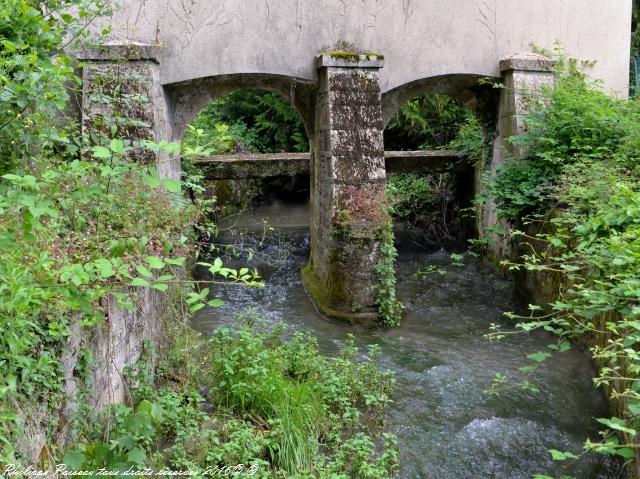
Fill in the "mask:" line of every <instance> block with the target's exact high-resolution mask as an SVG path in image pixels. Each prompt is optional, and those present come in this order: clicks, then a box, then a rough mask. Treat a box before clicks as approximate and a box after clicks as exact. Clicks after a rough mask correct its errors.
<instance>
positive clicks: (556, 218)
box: [492, 68, 640, 477]
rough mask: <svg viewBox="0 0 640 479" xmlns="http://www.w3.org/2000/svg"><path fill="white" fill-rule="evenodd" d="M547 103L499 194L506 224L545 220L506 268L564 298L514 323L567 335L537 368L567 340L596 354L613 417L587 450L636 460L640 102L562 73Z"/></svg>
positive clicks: (530, 229) (599, 381)
mask: <svg viewBox="0 0 640 479" xmlns="http://www.w3.org/2000/svg"><path fill="white" fill-rule="evenodd" d="M547 94H548V95H549V104H548V107H547V109H546V110H544V111H541V112H536V113H534V114H533V115H531V117H530V118H529V119H528V124H529V126H530V128H529V132H528V133H527V134H525V135H524V137H523V139H522V141H519V143H520V144H524V145H527V146H528V147H529V148H530V150H529V158H528V159H527V160H526V161H523V162H516V161H514V162H512V163H509V164H508V165H507V166H506V168H504V169H503V170H501V171H499V173H498V181H497V182H496V184H495V185H494V187H495V193H496V196H497V198H498V199H499V204H500V207H501V209H502V214H503V215H520V214H523V213H524V212H527V211H536V212H540V213H542V214H538V215H536V216H535V217H533V218H524V223H525V226H526V228H527V229H526V231H518V232H515V233H514V235H515V236H516V237H518V238H519V239H520V241H521V243H522V244H523V246H524V247H525V248H523V250H526V251H527V253H526V254H525V255H524V256H523V258H522V262H518V263H512V262H505V264H506V265H509V266H510V268H511V269H514V270H518V269H523V268H526V269H527V270H529V271H532V272H535V273H543V274H546V275H556V277H558V276H559V277H560V285H559V292H558V297H557V299H556V300H555V301H554V302H552V303H551V304H549V305H547V306H548V307H547V310H548V311H547V312H548V314H544V315H543V314H539V313H538V312H540V311H542V310H543V309H542V308H541V307H539V306H535V305H532V306H530V308H531V312H532V314H531V318H520V317H518V316H513V315H512V316H513V317H514V318H516V319H519V320H521V322H519V323H518V325H517V327H518V328H519V329H521V330H523V331H530V330H532V329H537V328H544V329H545V330H547V331H551V332H553V333H555V334H557V335H559V336H560V339H559V344H558V345H552V346H550V351H547V352H538V353H534V354H532V355H530V356H529V358H530V359H532V360H534V361H535V363H536V364H539V363H540V362H543V361H545V360H547V359H548V358H549V357H551V356H552V353H554V352H556V351H563V350H566V349H568V345H569V341H567V340H578V341H580V342H582V343H584V344H587V345H589V351H590V353H591V354H592V355H593V357H594V359H595V360H596V361H597V364H598V366H599V369H598V375H597V377H596V378H595V383H596V385H597V386H602V387H604V388H605V390H606V391H607V392H608V393H609V395H610V398H611V400H612V404H613V408H614V411H616V416H615V417H612V418H600V419H598V421H599V422H600V423H601V424H603V425H604V426H605V427H606V429H605V430H603V431H602V436H603V437H602V440H601V441H600V442H588V443H587V444H586V446H585V447H586V449H587V450H592V451H596V452H599V453H603V454H608V455H616V456H621V457H623V458H624V459H636V458H637V453H636V451H637V447H638V446H637V432H638V431H639V430H640V419H639V417H640V416H639V415H638V413H639V412H640V393H639V391H640V375H639V373H640V360H639V356H638V354H637V349H638V346H639V345H640V323H638V315H639V314H640V309H639V308H638V304H640V288H639V283H638V278H639V277H640V241H639V240H638V238H640V176H639V174H640V170H639V169H638V145H639V144H640V143H639V138H640V122H639V119H640V118H639V113H640V103H639V102H638V101H637V100H636V101H622V100H616V99H613V98H610V97H607V96H605V95H604V94H603V93H602V92H601V91H600V90H599V89H598V87H597V85H593V84H589V83H588V82H587V81H586V80H585V78H584V77H583V76H582V75H579V74H578V73H577V72H576V71H575V69H573V68H570V69H566V70H561V71H560V73H559V78H558V82H557V87H556V89H555V90H553V91H548V92H547ZM541 183H542V184H544V187H540V184H541ZM552 206H553V207H554V208H553V210H552V211H551V212H549V209H550V208H551V207H552ZM502 334H503V333H501V332H500V331H498V332H495V333H493V334H492V335H493V336H498V337H499V336H501V335H502ZM563 345H564V346H563ZM526 368H529V369H526ZM536 369H537V366H536V365H533V366H526V367H525V369H523V371H526V372H529V373H531V372H534V371H535V370H536ZM499 380H500V382H504V381H505V378H504V377H500V378H499ZM525 383H526V385H529V386H530V384H529V383H528V381H525ZM556 452H557V451H556ZM571 457H573V456H572V455H564V454H555V455H554V458H555V459H556V460H566V459H568V458H571ZM634 477H635V476H634Z"/></svg>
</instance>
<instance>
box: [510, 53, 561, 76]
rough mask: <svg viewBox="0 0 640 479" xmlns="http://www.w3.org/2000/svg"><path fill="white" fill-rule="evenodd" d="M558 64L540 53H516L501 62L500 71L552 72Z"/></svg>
mask: <svg viewBox="0 0 640 479" xmlns="http://www.w3.org/2000/svg"><path fill="white" fill-rule="evenodd" d="M556 63H557V62H556V61H555V60H552V59H551V58H549V57H546V56H544V55H541V54H540V53H532V52H530V53H516V54H514V55H510V56H508V57H506V58H503V59H502V60H500V71H501V72H503V73H504V72H508V71H525V72H552V71H553V70H554V68H555V66H556Z"/></svg>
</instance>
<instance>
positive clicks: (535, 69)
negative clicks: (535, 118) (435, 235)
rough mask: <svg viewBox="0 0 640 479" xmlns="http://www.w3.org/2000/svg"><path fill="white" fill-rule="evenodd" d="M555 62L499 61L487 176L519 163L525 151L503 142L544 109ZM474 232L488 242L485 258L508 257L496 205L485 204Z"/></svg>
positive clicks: (527, 56)
mask: <svg viewBox="0 0 640 479" xmlns="http://www.w3.org/2000/svg"><path fill="white" fill-rule="evenodd" d="M554 68H555V61H554V60H551V59H549V58H547V57H545V56H543V55H540V54H537V53H521V54H517V55H512V56H509V57H507V58H504V59H502V60H501V61H500V71H501V72H502V83H503V85H504V88H503V89H502V90H501V92H500V103H499V106H498V122H497V137H496V139H495V142H494V144H493V158H492V160H491V163H490V165H489V172H490V175H491V176H494V175H495V173H496V169H497V168H498V167H499V166H501V165H503V164H504V163H505V161H506V160H507V159H508V158H511V159H519V160H521V159H523V158H525V156H526V150H525V149H524V148H523V147H517V146H514V145H512V144H510V143H509V142H507V141H506V139H507V138H509V137H512V136H516V135H520V134H522V133H524V132H525V131H526V128H527V126H526V121H525V118H526V115H527V113H528V112H530V111H531V110H532V109H535V108H542V107H543V106H544V101H545V100H544V95H543V94H542V89H543V87H553V84H554ZM479 220H480V221H479V224H478V229H479V231H480V233H481V235H482V236H486V237H488V238H490V239H491V240H492V241H491V244H490V245H489V251H488V252H489V256H490V257H492V258H493V259H502V258H506V257H510V256H511V254H512V251H511V249H512V245H511V241H510V235H509V225H508V224H507V223H506V222H505V221H499V220H498V218H497V214H496V205H495V204H494V203H493V202H492V201H489V202H487V203H486V204H485V205H484V207H483V211H482V212H481V215H479Z"/></svg>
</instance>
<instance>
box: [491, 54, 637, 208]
mask: <svg viewBox="0 0 640 479" xmlns="http://www.w3.org/2000/svg"><path fill="white" fill-rule="evenodd" d="M543 94H544V95H545V96H546V97H547V99H548V100H547V101H548V106H547V107H545V108H539V109H534V110H533V111H532V112H531V113H530V114H529V115H528V116H527V119H526V122H527V129H528V131H527V133H526V134H525V135H521V136H518V137H514V138H511V139H510V140H511V142H512V143H513V144H514V145H516V146H519V147H526V148H528V151H529V157H528V158H527V159H526V161H519V160H516V159H511V160H509V161H508V162H507V163H506V164H505V165H504V166H503V167H501V168H499V169H498V171H497V173H496V177H495V179H494V180H493V184H492V185H489V189H490V191H491V192H492V193H493V194H494V197H495V200H496V203H497V206H498V213H499V215H500V216H501V217H506V218H515V217H518V216H522V215H525V214H530V213H536V212H541V211H545V210H546V209H548V208H549V207H550V205H551V204H552V203H551V202H552V196H553V195H552V193H551V190H552V189H553V188H554V187H555V183H556V181H557V180H558V179H559V178H560V177H561V176H562V175H563V173H564V171H565V168H566V167H567V166H568V165H571V164H572V163H574V162H575V161H577V160H578V159H580V158H585V157H590V158H593V160H594V161H595V160H596V159H604V158H608V157H610V156H611V155H616V154H618V152H619V151H620V150H621V148H623V147H625V146H627V145H626V142H627V141H628V140H629V139H630V138H629V132H633V131H637V127H636V125H637V124H638V120H639V119H640V118H639V117H638V109H637V106H636V105H635V104H633V103H625V102H620V101H616V100H615V99H613V98H611V97H609V96H607V95H605V93H604V92H602V91H600V90H599V89H598V88H597V85H593V84H589V83H588V82H587V81H586V80H585V77H584V75H583V74H581V73H580V72H579V71H578V70H577V68H576V67H575V65H574V64H572V63H566V62H564V61H561V62H560V66H559V70H558V78H557V84H556V88H554V89H545V90H544V91H543ZM627 150H628V148H627ZM635 156H636V154H635V153H634V154H633V157H635Z"/></svg>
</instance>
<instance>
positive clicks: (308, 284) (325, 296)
mask: <svg viewBox="0 0 640 479" xmlns="http://www.w3.org/2000/svg"><path fill="white" fill-rule="evenodd" d="M301 275H302V285H303V286H304V288H305V290H306V291H307V294H308V295H309V298H310V299H311V301H312V302H313V304H314V305H315V306H316V308H317V309H318V310H319V311H320V313H322V314H324V315H325V316H327V317H329V318H332V319H337V320H340V321H344V322H347V323H349V324H352V325H374V324H376V321H377V319H378V315H377V314H376V313H360V312H353V311H339V310H337V309H334V308H333V307H331V293H330V292H331V290H332V287H333V288H335V287H336V285H335V284H334V285H331V286H332V287H331V286H330V285H321V284H319V283H318V281H317V280H316V278H315V275H314V274H313V271H312V269H311V265H310V264H309V263H307V265H306V266H304V267H303V268H302V270H301Z"/></svg>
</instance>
